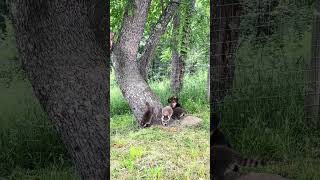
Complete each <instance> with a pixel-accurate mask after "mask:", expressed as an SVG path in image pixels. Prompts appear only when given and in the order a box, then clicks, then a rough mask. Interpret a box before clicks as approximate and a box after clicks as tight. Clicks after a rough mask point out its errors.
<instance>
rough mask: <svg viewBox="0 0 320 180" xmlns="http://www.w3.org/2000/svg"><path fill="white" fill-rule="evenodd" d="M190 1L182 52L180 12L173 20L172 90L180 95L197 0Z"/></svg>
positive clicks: (186, 15) (184, 28)
mask: <svg viewBox="0 0 320 180" xmlns="http://www.w3.org/2000/svg"><path fill="white" fill-rule="evenodd" d="M187 2H188V7H187V11H186V14H185V23H184V27H183V37H182V43H181V48H180V53H179V52H178V48H177V46H178V41H179V39H178V37H179V26H180V17H179V16H180V14H179V13H176V15H175V17H174V20H173V37H172V38H173V39H172V44H173V49H172V62H171V67H172V71H171V91H172V93H173V94H175V95H178V93H179V92H180V90H181V89H182V85H183V77H184V64H185V61H186V59H187V55H188V53H187V51H188V48H189V44H190V36H191V17H192V14H193V11H194V6H195V0H192V1H191V2H189V1H187Z"/></svg>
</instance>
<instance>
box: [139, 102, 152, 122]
mask: <svg viewBox="0 0 320 180" xmlns="http://www.w3.org/2000/svg"><path fill="white" fill-rule="evenodd" d="M153 112H154V107H152V106H151V105H150V104H149V103H148V102H146V107H145V110H144V114H143V116H142V119H141V121H140V126H141V127H143V128H144V127H149V126H150V125H151V120H152V116H153Z"/></svg>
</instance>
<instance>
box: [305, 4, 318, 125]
mask: <svg viewBox="0 0 320 180" xmlns="http://www.w3.org/2000/svg"><path fill="white" fill-rule="evenodd" d="M313 16H314V17H313V24H312V41H311V42H312V44H311V59H310V60H311V63H310V66H311V67H310V71H308V72H309V79H307V84H308V87H309V88H310V89H309V90H307V92H306V97H305V115H306V117H307V118H308V121H307V122H308V123H309V122H310V124H312V125H315V127H318V126H319V101H320V72H319V70H320V69H319V68H320V46H319V42H320V1H316V3H315V10H314V14H313ZM311 127H312V126H311Z"/></svg>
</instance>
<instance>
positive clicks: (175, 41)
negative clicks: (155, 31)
mask: <svg viewBox="0 0 320 180" xmlns="http://www.w3.org/2000/svg"><path fill="white" fill-rule="evenodd" d="M179 27H180V13H178V12H177V13H176V14H175V16H174V17H173V27H172V46H171V47H172V61H171V91H172V93H173V94H174V95H176V96H177V93H178V89H179V87H180V85H179V82H180V81H179V75H180V70H181V69H182V68H181V64H182V63H181V62H180V60H181V58H180V54H179V48H178V45H179Z"/></svg>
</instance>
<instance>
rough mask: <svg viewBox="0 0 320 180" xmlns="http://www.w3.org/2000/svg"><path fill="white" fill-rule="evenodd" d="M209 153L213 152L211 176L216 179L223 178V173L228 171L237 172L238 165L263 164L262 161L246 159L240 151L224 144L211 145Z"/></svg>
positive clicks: (253, 165) (222, 179)
mask: <svg viewBox="0 0 320 180" xmlns="http://www.w3.org/2000/svg"><path fill="white" fill-rule="evenodd" d="M211 153H213V164H212V173H213V177H215V179H218V180H224V176H225V174H226V173H228V172H230V171H234V172H238V171H239V166H245V167H257V166H263V165H265V162H264V161H261V160H253V159H246V158H244V157H243V156H242V155H241V154H240V153H238V152H236V151H235V150H233V149H231V148H229V147H227V146H224V145H215V146H213V147H212V146H211Z"/></svg>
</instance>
